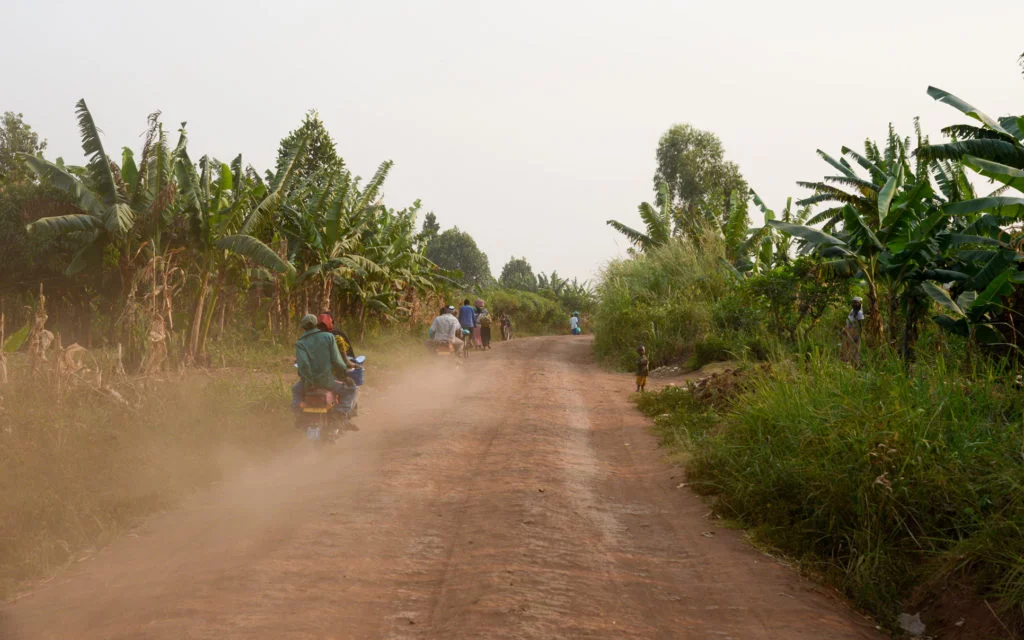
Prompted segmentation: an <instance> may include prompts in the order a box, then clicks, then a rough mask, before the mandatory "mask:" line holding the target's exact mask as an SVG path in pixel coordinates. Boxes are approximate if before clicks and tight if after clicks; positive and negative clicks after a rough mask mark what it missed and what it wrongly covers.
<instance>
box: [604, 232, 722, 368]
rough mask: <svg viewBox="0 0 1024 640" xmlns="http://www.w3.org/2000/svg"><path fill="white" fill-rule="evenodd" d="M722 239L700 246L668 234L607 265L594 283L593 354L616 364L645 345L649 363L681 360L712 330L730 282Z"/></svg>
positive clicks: (708, 239) (622, 363)
mask: <svg viewBox="0 0 1024 640" xmlns="http://www.w3.org/2000/svg"><path fill="white" fill-rule="evenodd" d="M724 255H725V253H724V249H723V246H722V241H721V240H720V239H719V238H718V237H717V236H715V235H713V234H708V235H707V236H706V237H705V238H703V239H702V241H701V243H700V246H697V245H695V244H694V243H693V242H691V241H689V240H687V239H684V238H673V239H672V241H671V242H669V243H668V244H667V245H665V246H663V247H659V248H657V249H654V250H652V251H649V252H646V253H643V254H639V255H637V256H635V257H633V258H631V259H628V260H617V261H614V262H612V263H611V264H609V265H608V266H607V267H606V268H605V270H604V273H603V274H602V277H601V282H600V284H599V285H598V295H599V303H598V306H597V310H596V312H595V314H594V316H595V318H594V320H595V333H596V341H595V348H596V350H597V353H598V355H600V356H601V357H603V358H605V359H606V360H608V361H610V362H612V363H615V364H617V365H619V366H622V367H629V366H631V365H632V364H633V362H634V360H635V353H634V351H633V349H635V347H636V345H638V344H644V345H645V346H646V347H647V350H648V353H649V357H650V358H651V363H652V364H653V365H660V364H664V363H667V362H672V361H675V360H678V359H680V358H682V357H683V356H684V355H686V354H688V353H690V352H691V351H692V350H693V348H694V345H695V344H696V343H697V342H698V341H700V340H701V339H703V338H704V337H705V336H706V335H707V334H708V333H709V332H710V331H711V330H712V313H713V308H714V305H715V304H716V302H718V301H719V300H720V299H722V298H723V297H725V296H726V295H727V294H728V292H729V290H730V288H731V287H732V286H733V285H734V282H733V281H732V280H731V278H732V276H731V275H729V273H728V272H727V271H726V270H725V269H723V268H722V265H721V259H722V258H723V257H724Z"/></svg>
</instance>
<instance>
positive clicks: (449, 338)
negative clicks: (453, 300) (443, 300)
mask: <svg viewBox="0 0 1024 640" xmlns="http://www.w3.org/2000/svg"><path fill="white" fill-rule="evenodd" d="M455 313H456V311H455V307H452V306H448V307H445V308H444V309H443V313H442V314H441V315H439V316H437V317H436V318H434V323H433V324H431V325H430V335H431V336H433V337H432V338H431V339H432V340H433V341H434V342H447V343H449V344H452V345H454V347H455V351H456V352H460V351H462V348H463V347H464V346H465V343H464V342H463V341H462V338H460V337H459V336H460V335H461V334H462V325H461V324H459V319H458V318H456V317H455Z"/></svg>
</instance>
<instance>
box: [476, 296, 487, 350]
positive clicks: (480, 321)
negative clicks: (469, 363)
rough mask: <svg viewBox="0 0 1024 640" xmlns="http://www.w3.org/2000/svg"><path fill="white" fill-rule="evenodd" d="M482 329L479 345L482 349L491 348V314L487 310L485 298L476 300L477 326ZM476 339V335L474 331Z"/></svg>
mask: <svg viewBox="0 0 1024 640" xmlns="http://www.w3.org/2000/svg"><path fill="white" fill-rule="evenodd" d="M477 329H479V331H480V343H479V344H478V345H477V346H478V347H480V348H481V349H490V348H491V314H490V312H489V311H487V307H486V305H484V301H483V300H477V301H476V328H475V329H474V330H473V331H474V332H476V330H477ZM473 337H474V339H475V338H476V335H475V333H474V336H473Z"/></svg>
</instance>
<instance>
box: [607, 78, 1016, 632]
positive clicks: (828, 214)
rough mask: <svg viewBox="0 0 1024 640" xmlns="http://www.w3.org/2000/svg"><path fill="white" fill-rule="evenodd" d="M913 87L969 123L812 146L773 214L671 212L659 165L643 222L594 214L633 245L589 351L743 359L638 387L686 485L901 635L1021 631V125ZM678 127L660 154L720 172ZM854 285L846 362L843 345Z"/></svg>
mask: <svg viewBox="0 0 1024 640" xmlns="http://www.w3.org/2000/svg"><path fill="white" fill-rule="evenodd" d="M928 94H929V95H930V96H931V97H932V98H933V99H935V100H938V101H940V102H942V103H945V104H947V105H949V106H950V107H951V108H952V109H954V110H956V111H959V112H960V113H961V114H962V118H961V119H959V120H956V121H954V122H953V123H952V124H950V126H948V127H947V128H945V129H943V135H944V139H943V140H942V141H933V140H928V139H927V138H925V137H924V136H923V135H922V134H921V133H920V130H919V129H918V128H917V126H916V123H915V131H914V135H912V136H910V137H902V136H900V135H899V134H898V133H897V132H896V131H895V129H893V128H890V130H889V131H888V132H883V133H884V135H883V136H882V137H881V139H880V140H879V141H878V142H876V141H874V140H871V139H869V140H868V141H867V142H866V143H865V144H864V145H863V147H862V148H860V149H859V150H858V149H854V148H853V147H843V148H842V149H840V150H839V151H838V152H837V153H829V152H825V151H821V150H819V151H818V155H819V156H820V157H821V158H822V160H823V162H824V164H825V165H827V169H826V170H827V173H826V174H825V175H824V177H822V178H814V179H810V180H805V181H802V182H800V183H798V184H799V185H800V186H801V187H803V188H805V189H806V190H807V191H808V194H807V195H805V196H804V197H803V198H802V199H800V200H798V201H796V202H792V201H791V202H788V203H786V206H785V208H783V209H781V210H778V211H775V210H772V209H770V208H769V207H768V205H767V204H766V203H764V202H763V201H762V200H761V199H760V198H759V197H758V196H757V195H756V193H755V192H753V191H751V190H748V189H747V187H746V185H745V183H743V184H740V186H739V187H738V188H737V187H733V188H732V191H731V196H730V197H728V198H727V197H726V192H725V191H723V187H722V186H721V184H722V183H721V182H719V183H715V182H709V183H708V184H706V185H704V186H703V187H701V188H697V189H695V190H692V191H691V192H690V194H689V195H688V196H687V197H686V198H682V199H681V198H680V197H679V193H680V191H679V189H678V188H676V189H673V188H672V187H671V184H672V183H671V181H669V180H668V179H667V178H666V173H667V172H666V171H665V169H664V167H663V166H660V167H659V171H658V174H657V175H656V176H655V184H656V185H657V187H658V188H657V189H656V200H655V202H654V203H645V204H644V205H641V207H640V214H641V218H642V220H643V222H644V225H645V227H644V228H643V229H634V228H630V227H628V226H626V225H624V224H622V223H620V222H617V221H609V224H610V225H611V226H613V227H614V228H616V229H617V230H618V231H620V232H622V233H624V234H625V235H627V237H629V238H630V239H632V240H633V242H634V243H635V247H636V249H635V251H634V253H633V255H632V256H631V257H629V258H628V259H625V260H621V261H618V262H615V263H613V264H611V265H610V266H609V267H608V269H607V270H606V271H605V273H604V274H603V277H602V279H601V281H600V282H599V284H598V286H597V289H598V292H599V295H600V302H599V305H598V307H597V309H596V311H595V314H594V317H595V324H596V331H597V336H598V337H597V342H596V348H597V351H598V353H599V354H600V355H601V356H603V357H604V358H606V359H607V360H608V361H609V362H611V363H613V364H616V365H618V366H621V367H623V368H626V367H629V366H632V364H633V363H634V362H635V351H634V349H635V348H636V346H637V345H638V344H645V345H646V346H647V349H648V354H649V356H650V357H651V361H652V366H657V365H662V364H668V363H678V362H688V363H689V364H690V365H691V366H693V367H699V366H700V365H703V364H705V363H707V362H710V361H714V360H737V361H740V362H739V363H737V364H736V366H735V368H734V369H735V370H732V371H730V372H728V373H725V374H720V375H716V376H713V377H711V378H710V379H708V380H707V381H705V382H702V383H699V384H691V385H689V386H688V387H676V386H668V387H666V388H665V389H664V390H663V391H661V392H659V393H649V394H645V395H643V396H642V397H638V401H639V403H640V406H641V408H642V409H643V410H644V411H646V412H647V413H648V414H649V415H651V416H652V417H654V418H655V422H656V425H657V430H658V433H659V435H660V437H661V439H662V442H663V443H664V444H665V446H667V447H669V448H670V449H671V450H673V451H674V452H675V455H676V456H678V458H679V459H680V460H682V461H683V462H684V464H685V466H686V472H687V478H688V480H687V482H688V484H689V485H690V486H691V487H693V488H694V489H695V490H697V491H698V492H700V493H702V494H705V495H706V496H708V497H709V499H710V501H711V504H712V505H713V507H714V510H715V511H716V512H717V513H718V514H719V515H721V516H723V517H725V518H728V519H731V520H734V521H737V522H740V523H742V524H744V525H745V526H747V527H749V528H750V529H751V530H752V532H753V534H754V535H755V536H756V538H757V539H759V540H760V541H762V542H763V543H766V544H769V545H771V546H774V547H776V548H778V549H780V550H782V551H783V552H785V553H786V554H788V555H790V556H791V557H794V558H796V559H798V560H800V562H801V565H802V566H803V567H805V568H806V569H808V570H810V571H812V572H814V573H815V574H817V575H819V576H822V577H823V578H825V579H826V580H827V581H829V582H830V583H832V584H834V585H835V586H837V587H838V588H839V589H841V590H842V591H843V592H844V593H846V594H847V595H848V596H850V597H851V598H852V600H853V601H854V602H855V603H856V604H857V605H858V606H860V607H862V608H863V609H865V610H866V611H869V612H871V613H873V614H875V615H876V616H878V617H879V619H880V620H882V621H883V622H884V623H885V624H886V625H888V626H891V627H892V628H898V624H897V616H898V615H899V614H901V613H903V612H910V613H914V612H917V611H925V616H924V617H925V621H926V622H927V623H928V624H929V625H930V627H929V633H933V632H934V633H938V634H939V635H940V636H941V634H942V633H952V632H954V631H955V632H957V633H960V634H961V635H958V636H956V637H978V638H982V637H984V638H989V637H1010V636H1011V635H1012V634H1014V633H1020V632H1021V630H1024V581H1022V580H1021V575H1024V547H1022V546H1021V540H1022V536H1021V532H1022V529H1024V508H1022V507H1024V503H1022V501H1021V495H1022V493H1021V487H1022V485H1024V431H1022V424H1024V423H1022V414H1024V413H1022V412H1024V385H1022V382H1021V375H1022V371H1021V362H1022V358H1021V347H1022V345H1024V341H1022V338H1024V333H1022V330H1021V327H1022V322H1021V321H1022V319H1024V317H1022V315H1021V302H1022V300H1024V288H1022V284H1024V271H1022V270H1021V266H1022V263H1024V252H1022V251H1021V248H1020V247H1021V243H1020V226H1019V221H1020V220H1021V219H1022V218H1024V116H1019V115H1011V116H1004V117H999V118H994V117H990V116H988V115H986V114H984V113H983V112H982V111H981V110H980V109H978V108H976V107H974V106H972V105H970V104H968V103H967V102H965V101H964V100H962V99H960V98H958V97H956V96H954V95H952V94H950V93H947V92H946V91H943V90H940V89H936V88H930V89H929V90H928ZM680 131H683V132H684V133H690V134H692V133H693V130H692V129H690V128H686V127H684V128H682V129H679V128H676V129H673V130H672V131H670V132H669V134H666V138H665V139H663V140H662V147H665V146H666V145H668V146H669V147H671V148H672V149H675V153H676V154H677V155H676V156H672V155H671V154H664V153H662V151H661V150H659V154H658V159H659V165H664V164H665V163H666V162H668V163H669V164H672V162H673V161H672V159H671V158H672V157H676V158H677V159H678V158H682V160H679V161H680V162H686V161H690V160H688V159H692V157H694V153H696V155H697V156H701V154H703V156H701V157H703V158H704V160H705V162H704V163H703V165H702V166H705V167H706V166H711V167H714V166H715V164H716V163H720V164H721V163H724V159H723V155H722V154H721V153H720V151H721V150H720V146H718V147H716V146H715V145H714V144H713V143H714V140H711V139H710V138H708V137H707V136H697V135H695V134H694V135H692V136H691V139H689V140H688V141H684V142H685V144H682V146H680V144H681V143H680V136H679V132H680ZM709 140H711V141H710V142H709ZM701 145H703V147H701ZM680 149H682V151H680ZM702 149H703V150H702ZM708 149H710V151H708ZM687 150H689V152H687ZM716 150H717V152H716ZM690 152H693V153H690ZM666 158H668V160H666ZM726 168H728V167H726ZM719 173H720V174H721V175H726V176H732V175H733V174H732V173H730V172H728V171H725V170H724V169H723V170H722V171H720V172H719ZM730 180H732V181H733V184H739V183H737V182H736V179H735V176H733V177H732V178H730ZM691 186H692V185H691ZM697 186H698V187H700V186H701V185H697ZM748 207H751V210H759V211H760V213H761V215H762V217H763V219H764V221H765V223H764V225H763V226H761V227H756V228H752V227H751V225H750V221H749V216H748V211H747V208H748ZM754 208H756V209H754ZM854 295H857V296H860V297H862V298H863V310H864V314H865V318H864V320H863V321H862V322H861V323H859V328H858V329H859V334H860V336H861V343H860V347H859V350H856V351H858V352H859V354H860V359H859V362H858V359H857V358H854V357H851V353H852V351H851V350H850V348H849V345H850V344H851V343H850V342H849V335H850V334H848V336H847V338H846V340H847V342H846V345H847V347H846V348H845V349H844V348H843V347H842V344H843V343H844V338H843V337H842V336H841V331H842V330H843V329H844V327H845V326H846V325H847V314H848V313H849V311H850V302H849V301H850V299H851V298H852V297H853V296H854ZM854 324H858V323H854ZM950 593H953V594H956V597H954V598H950V597H948V594H950ZM958 618H960V619H961V621H960V624H961V626H962V625H964V624H965V623H964V622H963V620H962V619H964V618H966V619H967V622H966V624H967V627H965V628H964V629H960V628H959V627H956V628H954V625H955V623H956V621H957V620H958Z"/></svg>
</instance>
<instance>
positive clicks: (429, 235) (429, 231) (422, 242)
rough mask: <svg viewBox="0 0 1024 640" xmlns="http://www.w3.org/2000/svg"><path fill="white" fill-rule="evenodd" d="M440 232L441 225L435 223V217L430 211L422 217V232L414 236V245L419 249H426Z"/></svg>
mask: <svg viewBox="0 0 1024 640" xmlns="http://www.w3.org/2000/svg"><path fill="white" fill-rule="evenodd" d="M440 231H441V225H440V224H438V222H437V216H436V215H434V212H433V211H430V212H429V213H427V215H425V216H424V217H423V230H422V231H420V232H419V234H418V235H417V236H416V245H417V246H419V247H426V246H427V245H428V244H430V242H431V241H432V240H433V239H434V238H436V237H437V234H438V232H440Z"/></svg>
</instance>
